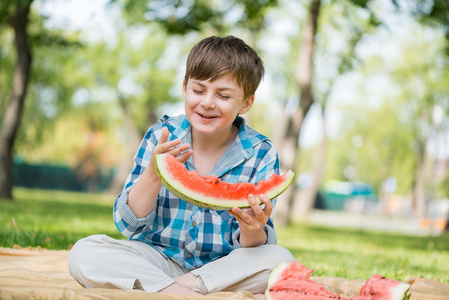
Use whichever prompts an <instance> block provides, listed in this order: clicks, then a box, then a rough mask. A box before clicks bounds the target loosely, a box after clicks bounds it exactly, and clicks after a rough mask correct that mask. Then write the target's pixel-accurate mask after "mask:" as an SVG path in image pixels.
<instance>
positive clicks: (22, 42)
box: [0, 0, 32, 199]
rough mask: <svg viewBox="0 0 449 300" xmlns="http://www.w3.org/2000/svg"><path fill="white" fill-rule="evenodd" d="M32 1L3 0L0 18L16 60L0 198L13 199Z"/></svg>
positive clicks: (1, 135)
mask: <svg viewBox="0 0 449 300" xmlns="http://www.w3.org/2000/svg"><path fill="white" fill-rule="evenodd" d="M31 2H32V0H27V1H25V0H24V1H14V2H2V4H1V6H0V13H1V15H0V21H2V20H6V21H7V23H8V25H9V26H10V27H11V28H12V29H13V30H14V45H15V51H16V55H17V62H16V66H15V70H14V74H13V82H12V87H11V96H10V100H9V104H8V107H7V108H6V112H5V115H4V116H3V120H2V128H1V130H0V198H5V199H12V151H13V147H14V142H15V138H16V134H17V130H18V128H19V125H20V120H21V116H22V111H23V106H24V102H25V97H26V95H27V88H28V82H29V78H30V70H31V61H32V54H31V48H30V46H29V42H28V31H27V26H28V18H29V13H30V6H31Z"/></svg>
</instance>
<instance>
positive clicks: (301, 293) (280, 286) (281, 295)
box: [265, 261, 346, 300]
mask: <svg viewBox="0 0 449 300" xmlns="http://www.w3.org/2000/svg"><path fill="white" fill-rule="evenodd" d="M279 271H281V272H279ZM312 273H313V270H310V269H307V268H306V267H304V266H303V265H302V264H301V262H300V261H294V262H291V263H283V264H280V265H279V266H278V267H277V268H276V269H275V270H273V272H272V273H271V275H270V279H269V280H268V288H267V290H266V292H265V297H266V299H271V300H295V299H316V300H320V299H346V298H344V297H342V296H340V295H337V294H334V293H332V292H330V291H328V290H327V289H326V287H325V286H324V284H322V283H318V282H315V281H312V280H310V275H311V274H312Z"/></svg>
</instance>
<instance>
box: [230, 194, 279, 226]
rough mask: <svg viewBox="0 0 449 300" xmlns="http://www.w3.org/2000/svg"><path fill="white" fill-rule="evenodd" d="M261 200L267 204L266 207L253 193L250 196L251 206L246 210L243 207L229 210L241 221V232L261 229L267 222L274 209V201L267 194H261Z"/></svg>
mask: <svg viewBox="0 0 449 300" xmlns="http://www.w3.org/2000/svg"><path fill="white" fill-rule="evenodd" d="M260 200H261V201H262V203H263V204H265V207H264V208H262V207H261V205H259V203H258V202H257V200H256V197H255V196H254V195H252V194H251V195H249V196H248V201H249V203H250V205H251V208H248V209H246V210H245V211H244V210H242V209H241V208H238V207H234V208H232V210H230V211H229V213H230V214H231V215H232V216H234V217H235V218H236V219H237V221H238V222H239V227H240V231H241V232H246V233H251V232H256V231H260V230H261V229H262V228H263V227H264V225H265V224H267V222H268V219H269V218H270V216H271V212H272V211H273V203H271V201H270V199H268V197H267V196H265V195H260Z"/></svg>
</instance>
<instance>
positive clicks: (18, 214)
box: [0, 188, 449, 282]
mask: <svg viewBox="0 0 449 300" xmlns="http://www.w3.org/2000/svg"><path fill="white" fill-rule="evenodd" d="M14 196H15V200H14V201H13V202H11V201H0V247H14V245H18V246H21V247H27V246H32V247H38V246H40V247H43V248H47V249H69V248H70V247H71V246H72V245H73V244H74V243H75V242H76V241H77V240H79V239H80V238H83V237H85V236H87V235H90V234H95V233H104V234H107V235H109V236H112V237H115V238H121V237H122V236H121V235H120V233H118V231H117V229H116V228H115V225H114V223H113V220H112V206H113V203H114V196H110V195H105V194H84V193H69V192H61V191H42V190H29V189H22V188H18V189H15V190H14ZM278 238H279V244H280V245H282V246H284V247H286V248H288V249H289V250H290V251H291V252H292V253H293V255H294V256H295V258H297V259H299V260H301V262H302V263H303V264H304V265H305V266H306V267H308V268H311V269H314V270H315V272H314V275H316V276H338V277H345V278H350V279H358V278H361V279H368V278H369V277H371V275H372V274H374V273H378V274H381V275H384V276H386V277H389V278H392V279H397V280H406V279H407V278H409V277H426V278H430V279H435V280H440V281H442V282H449V272H448V270H449V235H448V234H445V235H442V236H438V237H430V236H429V237H421V236H419V237H418V236H406V235H399V234H391V233H388V234H387V233H380V232H368V231H359V230H349V229H344V228H331V227H324V226H316V225H311V224H308V223H295V224H294V225H292V226H289V227H285V228H280V229H278Z"/></svg>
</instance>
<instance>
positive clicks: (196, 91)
mask: <svg viewBox="0 0 449 300" xmlns="http://www.w3.org/2000/svg"><path fill="white" fill-rule="evenodd" d="M193 92H194V93H195V94H201V93H202V92H203V91H200V90H196V89H193Z"/></svg>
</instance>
